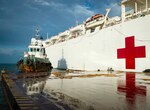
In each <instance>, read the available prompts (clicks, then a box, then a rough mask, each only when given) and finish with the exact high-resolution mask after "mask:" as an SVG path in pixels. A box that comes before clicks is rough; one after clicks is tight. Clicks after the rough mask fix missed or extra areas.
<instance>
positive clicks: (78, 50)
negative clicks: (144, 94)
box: [44, 0, 150, 71]
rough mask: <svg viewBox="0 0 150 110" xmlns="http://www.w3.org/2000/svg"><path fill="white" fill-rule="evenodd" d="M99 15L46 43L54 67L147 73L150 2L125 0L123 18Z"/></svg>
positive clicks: (149, 52)
mask: <svg viewBox="0 0 150 110" xmlns="http://www.w3.org/2000/svg"><path fill="white" fill-rule="evenodd" d="M109 12H110V9H106V14H105V15H103V14H96V15H94V16H92V17H90V18H88V19H87V20H86V21H85V22H83V23H82V24H80V25H77V26H75V27H72V28H70V29H68V30H66V31H64V32H62V33H59V34H58V35H56V36H53V37H51V38H50V39H47V40H45V45H44V47H45V49H46V53H47V55H48V57H49V59H51V62H52V64H53V66H54V67H55V68H61V69H75V70H107V69H108V68H113V69H114V70H121V71H144V70H145V69H149V68H150V57H149V56H150V32H149V28H150V0H122V2H121V17H119V16H115V17H111V18H109V16H108V15H109Z"/></svg>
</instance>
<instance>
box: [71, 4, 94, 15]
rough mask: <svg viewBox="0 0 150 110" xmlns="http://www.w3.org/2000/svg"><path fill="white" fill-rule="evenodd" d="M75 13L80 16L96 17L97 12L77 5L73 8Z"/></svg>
mask: <svg viewBox="0 0 150 110" xmlns="http://www.w3.org/2000/svg"><path fill="white" fill-rule="evenodd" d="M73 10H74V13H75V14H78V15H85V16H91V15H94V14H95V12H94V11H91V10H89V9H88V7H86V6H82V5H75V6H74V7H73Z"/></svg>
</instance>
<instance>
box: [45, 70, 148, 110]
mask: <svg viewBox="0 0 150 110" xmlns="http://www.w3.org/2000/svg"><path fill="white" fill-rule="evenodd" d="M143 79H150V76H149V75H146V74H144V73H140V74H139V73H138V74H136V73H130V72H127V73H120V74H117V77H106V76H100V77H93V78H73V79H56V78H50V79H48V80H47V81H46V85H45V88H44V92H45V93H47V94H50V95H51V96H53V97H55V98H56V97H57V98H58V99H59V97H60V94H62V93H63V94H64V95H63V100H62V101H63V102H64V103H68V104H70V105H71V104H74V103H76V107H77V108H76V109H81V110H84V109H85V110H87V109H89V110H150V80H149V81H145V80H143ZM58 94H59V95H58ZM65 96H67V97H70V98H64V97H65ZM60 99H62V97H61V98H60ZM73 99H74V100H76V101H72V100H73ZM67 100H69V101H67ZM70 100H71V101H72V102H70Z"/></svg>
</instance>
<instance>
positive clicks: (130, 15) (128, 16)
mask: <svg viewBox="0 0 150 110" xmlns="http://www.w3.org/2000/svg"><path fill="white" fill-rule="evenodd" d="M148 7H150V4H148ZM147 14H150V8H148V9H146V6H142V7H139V8H138V10H137V12H136V13H135V12H134V10H133V9H132V10H129V11H127V12H126V21H128V20H130V19H135V18H138V17H142V16H145V15H147Z"/></svg>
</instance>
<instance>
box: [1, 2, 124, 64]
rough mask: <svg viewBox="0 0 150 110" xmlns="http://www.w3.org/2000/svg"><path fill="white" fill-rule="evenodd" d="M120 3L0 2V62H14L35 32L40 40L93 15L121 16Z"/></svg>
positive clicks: (21, 54) (25, 48)
mask: <svg viewBox="0 0 150 110" xmlns="http://www.w3.org/2000/svg"><path fill="white" fill-rule="evenodd" d="M120 1H121V0H0V63H16V62H17V61H18V60H19V58H20V57H21V56H23V53H24V51H27V47H28V45H29V43H30V40H31V38H32V37H34V34H35V29H36V28H37V27H39V29H40V35H41V36H43V38H45V39H46V38H47V37H46V35H47V33H48V35H49V36H48V37H49V38H50V37H51V36H54V35H57V34H58V33H60V32H63V31H65V30H66V29H69V28H70V27H72V26H75V25H76V23H77V22H78V23H82V22H83V21H85V20H86V19H87V18H89V17H91V16H92V15H94V14H97V13H101V14H105V12H106V9H107V8H111V11H110V14H109V16H110V17H111V16H117V15H118V16H120V5H119V4H120Z"/></svg>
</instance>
